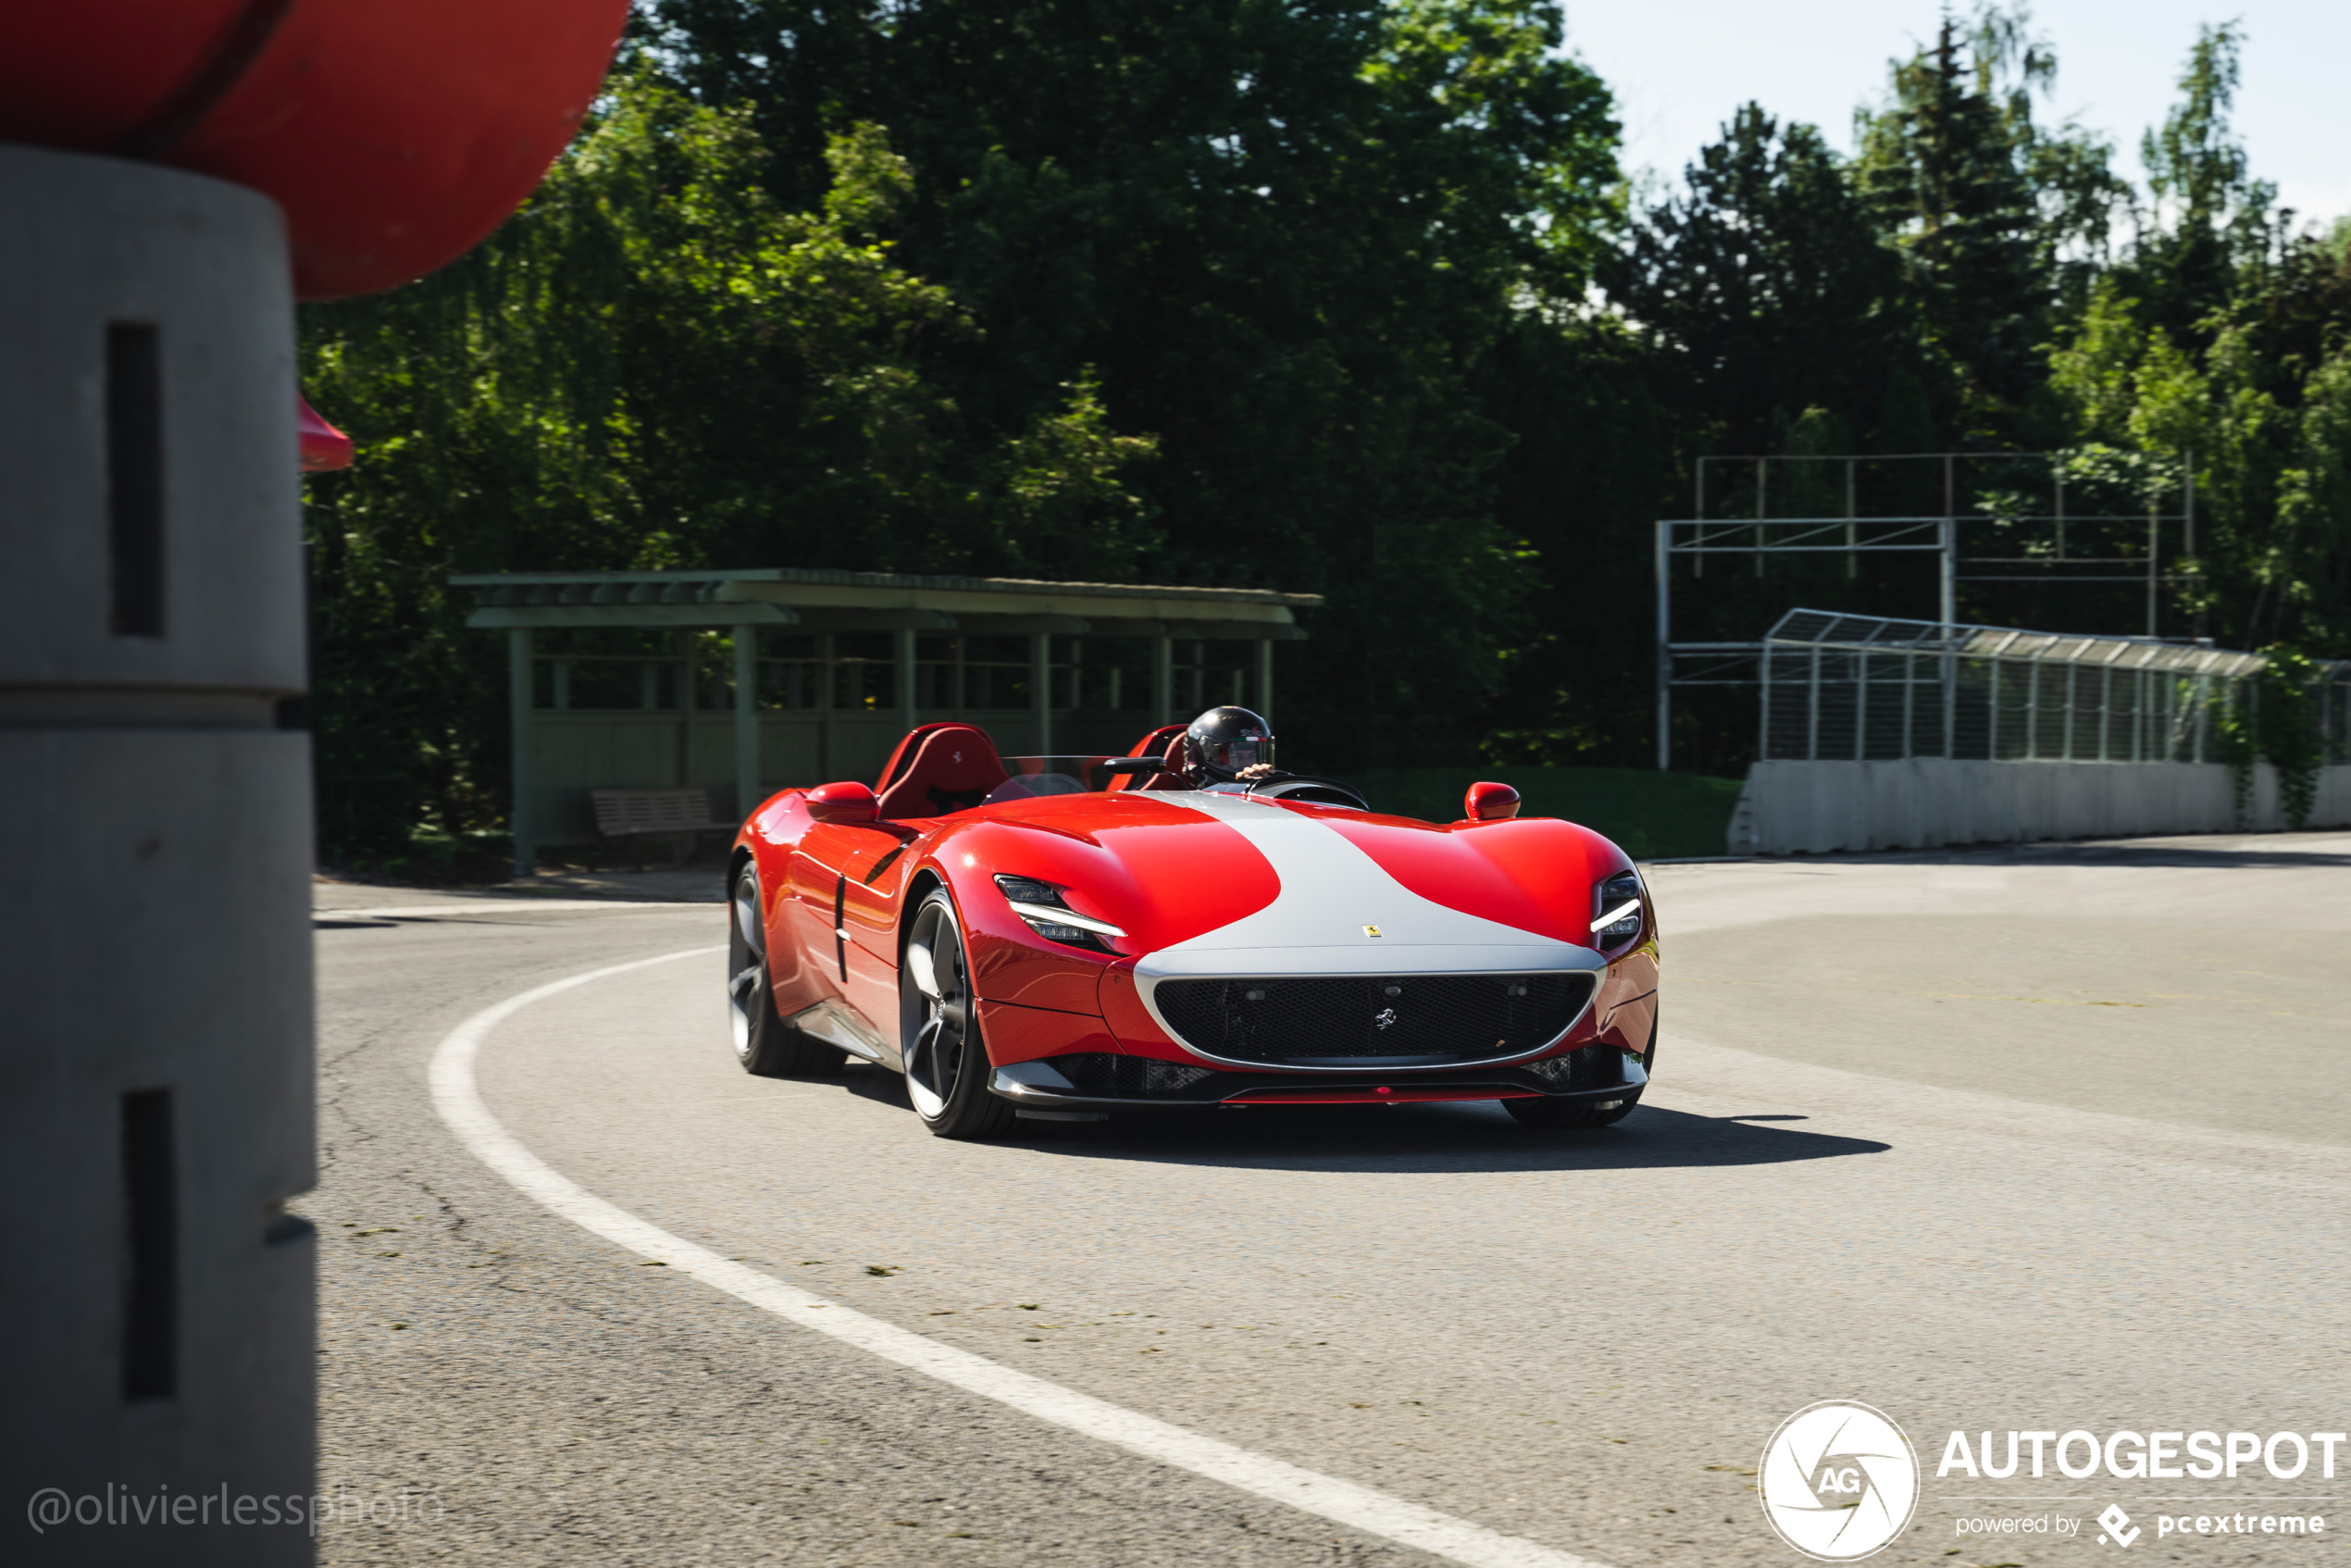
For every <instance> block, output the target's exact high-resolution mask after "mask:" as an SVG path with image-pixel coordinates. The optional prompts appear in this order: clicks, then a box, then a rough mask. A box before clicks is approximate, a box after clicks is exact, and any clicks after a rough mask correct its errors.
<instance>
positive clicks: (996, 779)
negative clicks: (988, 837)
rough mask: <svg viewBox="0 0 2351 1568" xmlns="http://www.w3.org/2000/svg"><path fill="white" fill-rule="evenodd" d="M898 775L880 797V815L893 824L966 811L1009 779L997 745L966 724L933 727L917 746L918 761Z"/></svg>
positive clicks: (898, 770)
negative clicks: (997, 755)
mask: <svg viewBox="0 0 2351 1568" xmlns="http://www.w3.org/2000/svg"><path fill="white" fill-rule="evenodd" d="M907 739H908V740H914V737H913V736H908V737H907ZM894 771H895V772H896V773H897V777H896V778H893V779H891V780H890V783H889V788H888V789H886V790H883V791H882V792H881V802H880V805H881V810H880V813H879V815H880V816H881V817H882V819H883V820H884V821H889V822H896V821H900V820H902V819H903V818H906V817H910V816H944V815H946V814H947V813H949V812H951V811H968V810H970V809H971V808H972V807H973V806H976V805H977V804H979V803H980V802H982V801H984V800H986V799H987V798H988V794H989V790H993V789H995V788H996V786H997V785H999V784H1001V783H1002V782H1003V781H1004V778H1005V773H1004V765H1003V764H1002V763H1001V762H1000V761H998V760H997V757H996V742H995V741H993V740H989V738H988V731H986V730H984V729H980V728H976V727H975V726H972V725H968V724H940V725H935V726H931V727H929V733H927V734H926V735H924V736H923V737H922V739H921V740H920V741H919V742H918V743H916V744H915V747H914V760H913V761H911V762H904V763H902V764H901V765H899V766H898V767H896V768H895V769H894Z"/></svg>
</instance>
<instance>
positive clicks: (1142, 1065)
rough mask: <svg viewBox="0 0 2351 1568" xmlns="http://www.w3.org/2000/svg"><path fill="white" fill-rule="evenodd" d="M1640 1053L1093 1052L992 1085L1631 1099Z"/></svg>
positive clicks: (1638, 1083) (1318, 1101) (1144, 1094)
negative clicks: (1422, 1058)
mask: <svg viewBox="0 0 2351 1568" xmlns="http://www.w3.org/2000/svg"><path fill="white" fill-rule="evenodd" d="M1647 1085H1648V1072H1647V1070H1646V1069H1645V1068H1644V1067H1643V1065H1642V1061H1641V1058H1640V1057H1639V1056H1637V1055H1635V1054H1633V1053H1632V1052H1627V1051H1623V1050H1621V1049H1619V1048H1618V1047H1616V1046H1613V1045H1609V1044H1605V1043H1599V1042H1595V1043H1593V1044H1591V1045H1585V1046H1579V1047H1577V1048H1576V1049H1575V1050H1574V1051H1570V1052H1563V1053H1561V1054H1560V1055H1557V1056H1548V1057H1545V1058H1544V1059H1542V1060H1541V1061H1539V1062H1530V1063H1525V1064H1521V1065H1519V1066H1514V1067H1479V1068H1474V1069H1469V1070H1453V1071H1440V1070H1432V1069H1428V1068H1422V1069H1419V1070H1417V1071H1412V1070H1405V1071H1397V1072H1389V1073H1385V1074H1383V1073H1375V1072H1364V1073H1357V1072H1350V1073H1334V1072H1327V1071H1325V1072H1314V1073H1282V1072H1232V1073H1228V1072H1219V1071H1216V1070H1214V1069H1212V1068H1207V1067H1197V1066H1191V1065H1188V1064H1183V1063H1176V1062H1164V1061H1161V1060H1158V1059H1157V1058H1153V1057H1141V1056H1114V1055H1111V1054H1108V1053H1096V1052H1088V1053H1083V1054H1077V1055H1068V1056H1047V1057H1041V1058H1039V1059H1038V1060H1036V1061H1033V1062H1016V1063H1014V1064H1012V1065H1011V1066H1008V1067H999V1068H997V1069H995V1071H994V1073H993V1074H992V1075H991V1076H989V1083H988V1087H989V1089H990V1090H991V1091H992V1092H993V1093H995V1094H996V1095H997V1096H999V1097H1000V1098H1001V1099H1004V1100H1009V1101H1012V1102H1013V1103H1014V1105H1017V1106H1020V1107H1022V1108H1023V1109H1026V1110H1031V1111H1041V1112H1079V1113H1085V1112H1093V1113H1106V1112H1112V1111H1191V1110H1205V1109H1208V1108H1211V1107H1213V1106H1218V1105H1395V1104H1407V1103H1412V1102H1416V1101H1419V1102H1425V1101H1444V1100H1521V1099H1536V1098H1539V1099H1545V1100H1556V1101H1573V1102H1598V1103H1602V1104H1606V1103H1609V1102H1612V1101H1623V1100H1630V1099H1632V1098H1634V1097H1635V1096H1636V1095H1638V1094H1639V1093H1640V1091H1641V1090H1642V1089H1644V1088H1645V1087H1647Z"/></svg>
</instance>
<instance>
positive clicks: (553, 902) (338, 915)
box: [310, 899, 727, 920]
mask: <svg viewBox="0 0 2351 1568" xmlns="http://www.w3.org/2000/svg"><path fill="white" fill-rule="evenodd" d="M726 907H727V906H726V905H725V904H723V903H721V902H718V901H717V900H716V899H711V900H708V901H705V902H700V903H676V902H672V903H658V902H654V901H653V900H652V899H452V900H450V901H449V902H447V903H404V904H402V905H400V906H399V907H398V908H395V909H325V908H316V909H313V910H312V911H311V912H310V918H312V919H313V920H421V919H423V918H425V917H426V916H428V915H512V914H515V913H516V912H517V911H522V910H530V911H537V910H541V909H724V908H726Z"/></svg>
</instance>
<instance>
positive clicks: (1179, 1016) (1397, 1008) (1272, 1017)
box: [1152, 971, 1597, 1068]
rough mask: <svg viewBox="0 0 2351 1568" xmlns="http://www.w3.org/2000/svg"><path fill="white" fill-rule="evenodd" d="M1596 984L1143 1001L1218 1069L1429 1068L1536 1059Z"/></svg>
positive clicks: (1195, 989) (1395, 980)
mask: <svg viewBox="0 0 2351 1568" xmlns="http://www.w3.org/2000/svg"><path fill="white" fill-rule="evenodd" d="M1596 983H1597V977H1595V976H1593V975H1591V974H1589V973H1586V972H1574V971H1571V972H1567V973H1561V972H1558V971H1548V972H1544V973H1539V974H1532V975H1395V976H1387V977H1364V976H1352V975H1350V976H1317V977H1310V978H1296V977H1268V978H1264V979H1229V980H1162V981H1161V982H1160V983H1159V987H1158V989H1156V990H1155V991H1153V992H1152V1000H1153V1002H1156V1003H1157V1005H1158V1008H1159V1013H1160V1016H1161V1017H1163V1018H1164V1019H1166V1020H1167V1023H1168V1025H1169V1027H1172V1028H1173V1029H1174V1030H1175V1031H1176V1038H1177V1039H1181V1040H1182V1041H1183V1042H1184V1043H1185V1044H1186V1045H1188V1046H1190V1047H1191V1048H1192V1049H1193V1050H1194V1051H1197V1052H1200V1053H1201V1054H1202V1055H1204V1056H1213V1057H1218V1058H1221V1059H1222V1060H1224V1061H1227V1062H1252V1063H1263V1064H1267V1065H1269V1066H1284V1067H1288V1066H1299V1067H1325V1068H1344V1067H1373V1068H1384V1067H1423V1066H1425V1067H1437V1066H1447V1065H1451V1064H1457V1063H1462V1062H1490V1061H1494V1060H1497V1059H1499V1058H1502V1057H1509V1056H1516V1055H1521V1054H1524V1052H1530V1051H1538V1050H1540V1049H1541V1048H1542V1047H1544V1046H1546V1045H1548V1044H1549V1043H1550V1042H1551V1041H1552V1040H1554V1039H1558V1038H1559V1037H1560V1036H1561V1034H1562V1033H1564V1032H1565V1031H1566V1029H1567V1027H1568V1026H1569V1025H1570V1024H1573V1023H1574V1021H1575V1018H1576V1015H1577V1014H1580V1013H1582V1012H1583V1011H1584V1006H1585V1004H1586V1002H1589V1001H1590V1000H1591V996H1592V989H1593V987H1594V985H1595V984H1596Z"/></svg>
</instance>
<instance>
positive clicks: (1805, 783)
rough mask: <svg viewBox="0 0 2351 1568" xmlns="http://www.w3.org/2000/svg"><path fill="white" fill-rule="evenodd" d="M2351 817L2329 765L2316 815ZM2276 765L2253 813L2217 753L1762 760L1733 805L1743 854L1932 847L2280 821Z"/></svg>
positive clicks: (2349, 796) (2347, 779)
mask: <svg viewBox="0 0 2351 1568" xmlns="http://www.w3.org/2000/svg"><path fill="white" fill-rule="evenodd" d="M2346 825H2351V766H2337V767H2329V768H2324V769H2321V770H2320V776H2319V790H2318V798H2317V800H2316V802H2315V803H2314V805H2313V808H2312V811H2311V814H2310V826H2312V827H2314V828H2333V827H2343V826H2346ZM2284 826H2285V822H2284V818H2283V811H2282V810H2281V808H2280V805H2279V801H2278V783H2277V775H2276V773H2275V772H2274V771H2273V770H2272V769H2271V768H2270V766H2269V765H2267V764H2263V765H2258V766H2257V767H2256V768H2255V769H2254V778H2253V798H2252V802H2251V810H2250V811H2249V812H2248V813H2247V814H2246V819H2245V821H2244V822H2243V823H2240V822H2239V820H2238V815H2237V802H2236V790H2235V785H2234V782H2233V780H2232V778H2230V775H2229V770H2228V768H2227V767H2225V766H2223V765H2220V764H2218V763H2068V762H1953V761H1948V760H1946V759H1944V758H1940V757H1913V758H1910V759H1909V760H1907V761H1901V762H1760V763H1756V764H1754V765H1752V766H1751V767H1749V768H1748V776H1747V787H1746V789H1745V790H1743V791H1742V792H1741V794H1740V797H1739V804H1738V809H1737V811H1736V812H1735V814H1734V815H1733V817H1732V826H1731V834H1730V843H1729V846H1728V847H1729V850H1730V852H1731V853H1733V854H1797V853H1804V854H1825V853H1829V852H1834V851H1839V850H1845V851H1858V850H1905V849H1931V848H1934V847H1935V846H1937V845H1942V844H1978V843H2019V842H2024V841H2029V840H2035V839H2108V838H2128V837H2141V836H2146V835H2150V834H2171V833H2228V832H2233V831H2237V830H2239V829H2240V828H2243V829H2245V830H2250V831H2254V832H2274V831H2277V830H2279V829H2281V828H2283V827H2284Z"/></svg>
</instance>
